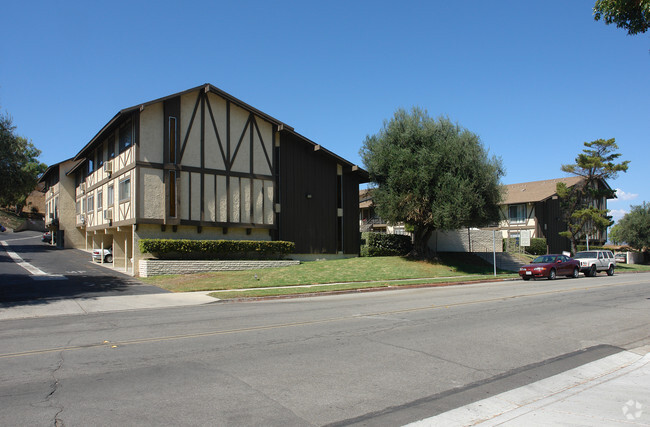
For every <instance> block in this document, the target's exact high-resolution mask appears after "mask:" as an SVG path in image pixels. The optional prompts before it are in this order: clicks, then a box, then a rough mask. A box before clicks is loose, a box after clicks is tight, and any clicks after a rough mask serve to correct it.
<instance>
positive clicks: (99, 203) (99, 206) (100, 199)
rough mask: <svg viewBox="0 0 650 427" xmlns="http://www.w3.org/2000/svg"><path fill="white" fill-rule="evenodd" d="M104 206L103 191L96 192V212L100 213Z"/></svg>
mask: <svg viewBox="0 0 650 427" xmlns="http://www.w3.org/2000/svg"><path fill="white" fill-rule="evenodd" d="M103 205H104V192H103V191H98V192H97V210H98V211H101V210H102V208H103Z"/></svg>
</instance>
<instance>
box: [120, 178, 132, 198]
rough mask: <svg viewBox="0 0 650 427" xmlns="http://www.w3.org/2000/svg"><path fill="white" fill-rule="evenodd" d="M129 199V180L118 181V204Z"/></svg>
mask: <svg viewBox="0 0 650 427" xmlns="http://www.w3.org/2000/svg"><path fill="white" fill-rule="evenodd" d="M130 198H131V178H127V179H125V180H124V181H120V202H124V201H126V200H129V199H130Z"/></svg>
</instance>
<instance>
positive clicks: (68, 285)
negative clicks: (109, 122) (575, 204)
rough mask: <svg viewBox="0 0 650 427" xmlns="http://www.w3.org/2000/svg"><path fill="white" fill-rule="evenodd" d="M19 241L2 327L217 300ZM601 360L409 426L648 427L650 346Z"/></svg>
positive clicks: (2, 297) (5, 271)
mask: <svg viewBox="0 0 650 427" xmlns="http://www.w3.org/2000/svg"><path fill="white" fill-rule="evenodd" d="M16 236H19V237H18V238H21V239H22V240H18V238H16V237H15V236H12V237H14V238H13V239H9V238H6V235H2V236H0V239H2V240H3V241H4V242H6V245H4V246H2V247H0V273H1V274H2V276H1V277H2V279H1V280H0V282H1V283H0V321H2V320H9V319H26V318H39V317H48V316H61V315H88V314H90V313H100V312H111V311H121V310H141V309H156V308H158V309H160V308H169V307H179V306H195V305H203V304H208V303H211V302H215V301H217V300H216V299H214V298H212V297H209V296H207V292H201V293H178V294H174V293H169V292H166V291H163V290H160V289H158V288H156V287H153V286H147V285H144V284H141V283H140V282H138V281H137V280H135V279H133V278H131V277H129V276H126V275H122V274H120V273H117V272H115V271H109V270H107V269H106V268H105V267H102V266H98V265H96V264H93V263H92V262H91V261H90V260H89V256H88V254H87V253H84V252H82V251H74V250H65V251H64V250H57V249H54V248H51V247H47V245H45V244H40V241H38V240H34V239H35V238H37V237H38V236H30V235H25V234H22V233H21V234H20V235H16ZM9 251H13V252H15V253H17V254H19V255H20V257H21V259H23V260H24V261H25V262H28V263H30V265H33V266H35V267H37V269H38V270H40V271H41V272H43V273H45V274H44V275H43V276H42V277H41V278H37V279H35V278H34V274H28V272H27V271H26V270H25V269H24V267H21V266H19V265H18V264H17V263H16V262H13V264H12V261H15V260H13V259H11V257H10V256H9V255H8V252H9ZM52 257H54V259H51V258H52ZM638 276H639V277H644V276H650V275H645V274H643V275H638ZM567 283H569V282H568V281H567ZM581 284H582V285H584V283H581ZM648 300H649V301H650V298H649V299H648ZM610 353H611V354H610ZM602 356H603V357H601V358H599V359H597V360H594V361H590V362H588V363H585V364H583V365H581V366H578V367H575V368H573V369H569V370H567V371H565V372H562V373H559V374H557V375H552V376H550V377H547V378H544V379H542V380H540V381H534V382H531V383H530V384H525V385H523V386H521V387H516V388H513V389H510V390H507V391H505V392H503V393H500V394H497V395H494V396H491V397H489V398H486V399H480V400H477V401H475V402H473V403H469V404H467V405H464V406H461V407H458V408H456V409H452V410H449V411H446V412H443V413H439V414H437V415H435V416H433V417H426V416H424V417H422V419H421V420H420V421H416V422H414V423H411V424H409V425H412V426H438V425H452V426H456V425H458V426H465V425H481V426H495V425H507V426H519V425H621V426H623V425H626V426H629V425H645V426H650V345H643V346H641V347H637V348H629V349H622V348H619V349H612V348H607V349H606V350H603V354H602ZM425 410H426V409H425ZM377 420H379V423H382V424H383V421H389V420H390V417H388V418H382V417H381V416H378V418H376V419H375V421H377ZM334 424H335V425H337V423H334ZM354 424H358V425H367V424H373V422H372V421H371V420H370V419H358V420H355V419H348V420H347V421H345V422H342V423H340V424H338V425H354ZM389 424H391V425H393V424H392V423H389Z"/></svg>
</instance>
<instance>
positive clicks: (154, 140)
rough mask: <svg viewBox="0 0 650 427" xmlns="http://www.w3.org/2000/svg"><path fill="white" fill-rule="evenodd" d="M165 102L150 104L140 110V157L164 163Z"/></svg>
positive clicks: (152, 161) (143, 159)
mask: <svg viewBox="0 0 650 427" xmlns="http://www.w3.org/2000/svg"><path fill="white" fill-rule="evenodd" d="M163 114H164V111H163V103H162V102H157V103H155V104H152V105H148V106H147V107H146V108H145V109H144V110H142V111H141V112H140V147H139V149H138V159H139V160H142V161H144V162H149V163H163V161H164V159H163V154H164V153H163V148H164V147H163V130H164V127H163V126H164V124H163Z"/></svg>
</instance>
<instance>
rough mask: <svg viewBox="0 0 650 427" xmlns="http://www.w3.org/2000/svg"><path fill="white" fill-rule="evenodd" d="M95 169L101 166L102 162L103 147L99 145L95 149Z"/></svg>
mask: <svg viewBox="0 0 650 427" xmlns="http://www.w3.org/2000/svg"><path fill="white" fill-rule="evenodd" d="M96 158H97V163H96V165H97V169H99V168H101V167H102V165H103V164H104V147H99V148H98V149H97V157H96Z"/></svg>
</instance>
